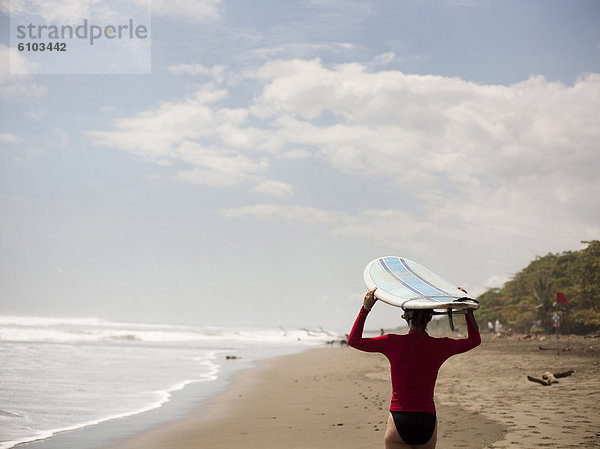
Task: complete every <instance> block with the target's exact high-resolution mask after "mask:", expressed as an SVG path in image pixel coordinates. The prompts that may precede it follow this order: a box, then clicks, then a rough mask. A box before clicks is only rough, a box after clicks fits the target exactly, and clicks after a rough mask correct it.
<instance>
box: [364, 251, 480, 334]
mask: <svg viewBox="0 0 600 449" xmlns="http://www.w3.org/2000/svg"><path fill="white" fill-rule="evenodd" d="M364 280H365V284H366V285H367V288H368V289H369V290H371V289H373V288H375V287H377V290H375V296H376V297H377V298H378V299H380V300H381V301H383V302H385V303H387V304H390V305H392V306H396V307H401V308H402V309H404V310H406V311H410V310H416V309H432V310H433V312H434V314H436V315H440V314H447V315H448V320H449V322H450V329H452V330H454V323H453V320H452V314H453V313H463V314H464V313H468V314H469V316H470V317H471V321H472V322H473V324H474V325H475V326H476V327H477V323H476V322H475V317H474V316H473V311H474V310H477V309H478V308H479V302H478V301H476V300H475V299H472V298H469V297H467V296H466V293H467V292H466V290H464V289H463V288H462V287H459V286H457V285H454V284H452V283H450V282H448V281H446V280H445V279H443V278H441V277H440V276H438V275H437V274H435V273H433V272H431V271H430V270H428V269H427V268H425V267H423V266H422V265H419V264H418V263H416V262H413V261H412V260H409V259H406V258H404V257H398V256H386V257H379V258H378V259H375V260H373V261H371V262H369V264H368V265H367V266H366V267H365V271H364Z"/></svg>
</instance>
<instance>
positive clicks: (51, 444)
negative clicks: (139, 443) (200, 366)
mask: <svg viewBox="0 0 600 449" xmlns="http://www.w3.org/2000/svg"><path fill="white" fill-rule="evenodd" d="M309 348H310V346H309V347H302V346H290V347H287V346H282V347H277V346H276V347H272V348H232V349H230V350H223V349H218V350H215V353H216V354H217V358H215V359H214V361H215V363H217V364H218V365H217V366H218V368H217V369H218V375H216V376H214V377H213V378H212V379H206V380H198V381H191V382H182V384H184V383H185V385H183V387H182V388H175V389H170V390H169V392H168V395H169V397H168V399H166V400H164V401H161V404H160V405H158V406H156V407H152V408H147V409H144V410H142V411H140V412H131V413H128V414H126V415H122V416H116V417H108V418H106V419H101V420H100V421H98V422H91V423H83V424H81V425H74V426H73V427H72V428H68V429H58V430H56V431H53V432H52V433H50V431H48V432H47V435H43V436H40V437H39V438H35V439H30V440H27V441H22V442H20V443H14V444H13V445H11V446H9V447H11V448H19V449H20V448H23V449H64V448H65V447H71V448H74V449H101V448H103V447H106V446H107V444H108V445H111V444H117V442H119V441H122V440H124V439H128V438H132V437H135V435H139V434H143V433H144V432H147V431H150V430H152V429H155V428H162V427H164V426H166V425H168V424H169V423H171V422H177V421H180V420H183V419H186V417H188V416H190V415H192V414H194V413H196V410H197V408H198V407H199V404H204V403H205V402H206V401H208V400H209V399H210V398H211V397H213V396H215V395H218V394H220V393H222V392H224V391H226V390H227V389H228V388H229V386H230V385H231V383H232V382H233V379H234V378H235V377H236V375H237V374H239V373H241V372H244V371H251V370H253V369H255V368H256V367H257V364H259V363H260V362H261V361H262V360H268V359H270V358H272V357H277V356H280V355H285V354H290V355H291V354H296V353H299V352H302V351H304V350H306V349H309ZM232 354H235V355H236V358H235V359H233V360H229V359H228V358H227V357H229V356H231V355H232Z"/></svg>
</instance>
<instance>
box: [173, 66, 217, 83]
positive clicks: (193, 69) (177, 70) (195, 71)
mask: <svg viewBox="0 0 600 449" xmlns="http://www.w3.org/2000/svg"><path fill="white" fill-rule="evenodd" d="M167 71H168V72H170V73H172V74H174V75H207V76H210V77H211V78H212V79H213V80H214V81H215V82H216V83H222V82H223V80H224V79H225V75H226V73H225V71H226V67H225V66H224V65H215V66H212V67H207V66H204V65H202V64H174V65H171V66H169V67H167Z"/></svg>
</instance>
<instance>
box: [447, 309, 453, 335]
mask: <svg viewBox="0 0 600 449" xmlns="http://www.w3.org/2000/svg"><path fill="white" fill-rule="evenodd" d="M448 324H450V330H451V331H452V332H454V320H453V319H452V309H448Z"/></svg>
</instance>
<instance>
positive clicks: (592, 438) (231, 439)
mask: <svg viewBox="0 0 600 449" xmlns="http://www.w3.org/2000/svg"><path fill="white" fill-rule="evenodd" d="M483 337H484V338H483V343H482V345H481V346H480V347H478V348H476V349H475V350H473V351H470V352H468V353H466V354H461V355H458V356H455V357H453V358H452V359H450V360H449V361H447V362H446V364H445V365H444V366H443V367H442V369H441V370H440V374H439V377H438V384H437V387H436V404H437V409H438V417H439V433H438V445H437V447H438V448H465V449H478V448H537V447H554V448H565V449H566V448H599V447H600V404H599V400H600V366H599V365H598V362H599V361H600V358H599V357H598V354H600V339H584V338H583V337H577V338H574V337H571V339H570V346H571V348H572V350H571V351H567V352H562V353H561V355H560V357H559V356H558V355H557V352H556V350H552V348H556V341H555V340H553V339H551V338H548V339H547V340H546V341H544V342H539V341H528V342H524V341H519V340H518V339H516V338H513V339H495V338H493V337H492V336H490V335H484V336H483ZM540 345H541V346H542V347H547V348H551V349H549V350H540V349H539V346H540ZM561 346H562V347H563V348H564V347H565V346H566V338H563V339H562V340H561ZM231 363H236V361H235V360H232V361H231ZM568 369H573V370H575V372H574V374H573V375H572V376H570V377H566V378H562V379H559V381H560V383H558V384H554V385H551V386H542V385H539V384H536V383H532V382H530V381H528V380H527V377H526V376H527V375H533V376H536V377H541V375H542V374H543V373H544V372H545V371H551V372H559V371H566V370H568ZM390 396H391V387H390V382H389V368H388V364H387V360H386V359H385V357H383V356H382V355H380V354H366V353H361V352H359V351H357V350H355V349H352V348H348V347H344V348H340V347H336V348H319V349H312V350H309V351H306V352H303V353H301V354H295V355H290V356H282V357H276V358H273V359H269V360H265V361H263V362H262V363H260V365H259V366H258V367H257V368H255V369H251V370H247V371H243V372H241V373H239V374H238V375H237V376H236V377H235V378H234V380H233V381H232V383H231V385H230V386H229V388H228V389H227V390H226V391H224V392H223V393H221V394H218V395H216V396H214V397H212V398H210V399H208V400H206V401H204V402H202V404H200V406H199V409H198V410H197V412H196V413H194V414H193V416H190V417H189V418H187V419H185V420H181V421H177V422H173V423H170V424H167V425H165V426H162V427H160V428H157V429H154V430H151V431H149V432H146V433H144V434H142V435H139V436H137V437H135V438H133V439H130V440H128V441H124V442H122V444H120V445H118V447H116V448H112V449H153V448H156V449H158V448H160V449H171V448H172V449H187V448H190V449H191V448H202V447H210V448H211V449H220V448H227V449H231V448H235V447H244V448H262V449H269V448H281V447H284V448H290V449H291V448H306V449H309V448H311V449H321V448H323V449H325V448H327V449H330V448H357V449H358V448H369V447H372V448H376V447H383V436H384V432H385V425H386V419H387V414H388V412H387V410H388V407H389V400H390Z"/></svg>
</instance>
